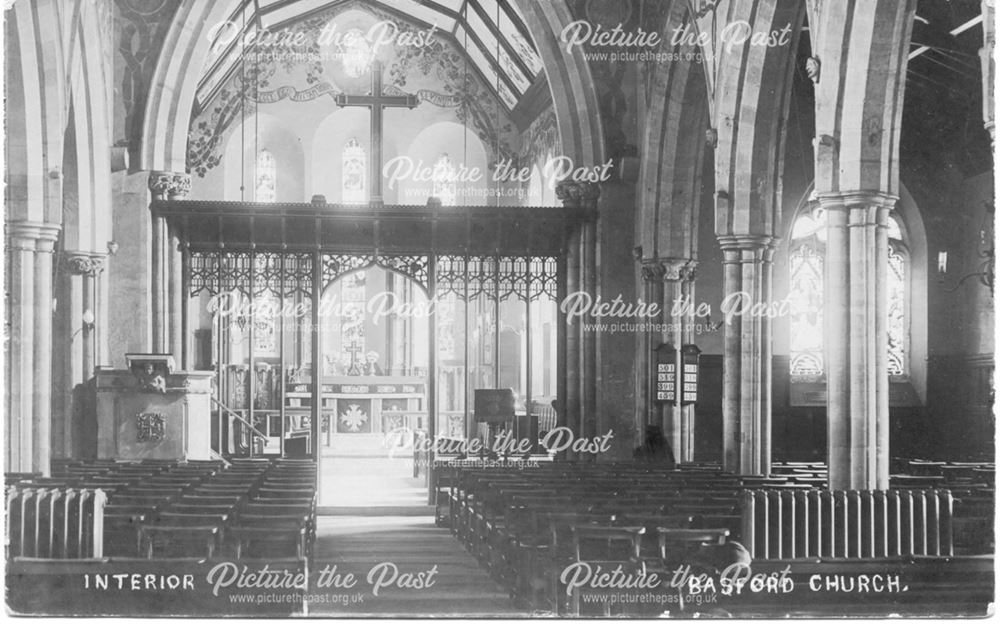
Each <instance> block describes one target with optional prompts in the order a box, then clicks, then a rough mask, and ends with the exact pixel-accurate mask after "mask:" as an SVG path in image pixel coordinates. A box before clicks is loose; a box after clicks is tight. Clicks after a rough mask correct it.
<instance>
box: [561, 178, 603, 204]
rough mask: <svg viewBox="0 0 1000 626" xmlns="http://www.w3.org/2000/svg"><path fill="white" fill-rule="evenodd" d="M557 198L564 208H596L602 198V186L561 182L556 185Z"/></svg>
mask: <svg viewBox="0 0 1000 626" xmlns="http://www.w3.org/2000/svg"><path fill="white" fill-rule="evenodd" d="M556 197H557V198H559V199H560V200H562V202H563V206H567V207H585V208H594V207H596V206H597V199H598V198H600V197H601V186H600V185H598V184H597V183H590V182H582V183H581V182H576V181H572V180H561V181H559V182H558V183H556Z"/></svg>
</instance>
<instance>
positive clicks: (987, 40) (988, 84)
mask: <svg viewBox="0 0 1000 626" xmlns="http://www.w3.org/2000/svg"><path fill="white" fill-rule="evenodd" d="M982 1H983V5H982V9H983V47H982V48H980V49H979V61H980V63H981V65H982V73H983V125H984V127H985V128H986V130H987V132H989V134H990V145H993V144H994V143H995V142H996V122H995V121H994V112H993V101H994V98H993V83H994V80H995V77H996V61H995V60H994V58H993V51H994V49H995V47H996V24H995V23H994V20H995V19H996V15H995V13H996V6H995V0H982Z"/></svg>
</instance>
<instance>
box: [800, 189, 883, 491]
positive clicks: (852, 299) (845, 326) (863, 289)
mask: <svg viewBox="0 0 1000 626" xmlns="http://www.w3.org/2000/svg"><path fill="white" fill-rule="evenodd" d="M896 200H897V198H895V197H894V196H890V195H888V194H882V193H878V192H869V191H864V192H852V193H828V194H819V202H820V204H821V206H822V207H823V208H824V209H825V210H826V212H827V241H826V293H825V296H824V299H825V303H824V311H823V315H824V325H825V327H826V337H825V346H826V362H827V368H826V369H827V374H826V378H827V423H828V426H827V430H828V449H827V454H828V463H829V472H830V478H829V486H830V488H831V489H887V488H888V487H889V367H888V355H887V350H888V328H887V325H888V319H887V314H888V297H887V294H886V289H887V278H888V251H889V238H888V223H889V212H890V211H891V209H892V207H893V206H894V205H895V203H896Z"/></svg>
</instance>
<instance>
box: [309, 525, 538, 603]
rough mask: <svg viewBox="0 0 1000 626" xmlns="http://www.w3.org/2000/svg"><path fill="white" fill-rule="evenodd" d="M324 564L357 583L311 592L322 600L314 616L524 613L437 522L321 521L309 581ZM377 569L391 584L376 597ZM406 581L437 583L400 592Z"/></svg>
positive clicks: (340, 584)
mask: <svg viewBox="0 0 1000 626" xmlns="http://www.w3.org/2000/svg"><path fill="white" fill-rule="evenodd" d="M380 564H382V565H380ZM327 566H329V568H330V570H333V567H334V566H336V570H335V573H336V574H337V575H339V576H341V577H343V576H346V575H347V574H353V575H354V577H355V578H356V579H357V582H356V584H354V585H353V587H349V588H348V586H347V584H346V582H345V581H344V580H343V578H341V579H340V580H339V581H334V584H332V585H329V586H327V587H326V588H319V587H318V586H316V587H314V588H313V589H310V594H311V595H314V596H317V597H315V598H312V601H310V602H308V603H307V605H308V612H309V613H308V614H309V615H380V616H394V615H395V616H401V617H416V616H424V615H427V616H435V615H442V616H453V617H460V616H470V617H473V616H474V617H489V616H508V617H511V616H518V615H525V613H524V612H523V611H519V610H518V609H516V608H515V606H514V603H513V601H512V600H510V598H509V596H508V594H507V593H506V592H505V591H504V590H503V589H502V588H501V587H500V585H498V584H497V583H496V582H494V581H493V580H491V579H490V578H489V576H488V575H487V574H486V572H485V571H484V570H483V569H482V568H480V567H479V564H478V563H476V560H475V558H473V557H472V556H471V555H470V554H469V553H468V552H466V551H465V550H464V549H463V548H462V546H461V544H460V543H459V542H458V541H456V540H455V539H454V537H452V536H451V534H450V533H449V532H448V530H447V529H444V528H438V527H437V526H435V525H434V520H433V518H432V517H412V516H411V517H339V516H336V517H319V518H318V519H317V537H316V545H315V550H314V557H313V559H312V564H311V568H312V571H313V573H312V574H311V576H310V578H311V579H312V580H314V581H316V580H317V576H318V575H319V573H320V572H321V571H322V570H323V569H324V568H325V567H327ZM435 566H436V567H437V570H436V573H434V574H433V576H431V577H430V578H428V576H427V572H428V571H430V570H432V568H434V567H435ZM373 568H374V570H375V571H374V572H373V573H374V574H375V576H374V577H373V582H375V581H377V580H378V577H379V574H380V573H381V574H382V580H383V581H384V582H385V584H386V585H385V586H383V587H382V588H381V589H380V590H379V592H378V595H377V596H375V595H373V583H370V582H369V580H368V575H369V573H370V572H372V571H373ZM394 572H398V573H397V574H396V575H395V576H394V575H393V574H394ZM393 579H394V580H395V582H394V583H393V582H392V581H393ZM406 580H410V581H422V580H430V581H431V582H432V583H433V584H431V585H429V586H427V587H426V588H422V589H420V588H416V589H414V588H410V589H401V588H399V584H400V583H403V582H404V581H406ZM418 584H419V583H418Z"/></svg>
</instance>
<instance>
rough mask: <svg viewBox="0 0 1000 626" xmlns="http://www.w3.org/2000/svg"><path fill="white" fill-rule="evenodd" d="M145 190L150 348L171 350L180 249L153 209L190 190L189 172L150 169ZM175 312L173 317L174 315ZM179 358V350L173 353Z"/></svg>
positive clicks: (176, 329) (176, 325) (176, 326)
mask: <svg viewBox="0 0 1000 626" xmlns="http://www.w3.org/2000/svg"><path fill="white" fill-rule="evenodd" d="M149 190H150V192H152V195H153V198H152V199H153V205H154V206H153V207H151V208H153V211H152V246H151V253H152V254H151V259H150V269H151V280H152V309H153V310H152V315H151V317H150V319H151V325H152V334H153V338H152V351H153V352H166V351H173V350H175V349H178V348H179V347H180V338H179V334H180V316H179V313H180V309H179V308H178V305H177V304H175V302H176V301H177V300H178V299H179V298H180V295H179V290H180V284H181V280H180V276H179V275H178V274H179V268H180V250H179V249H178V248H177V246H176V245H171V241H172V240H174V239H176V234H175V233H174V232H173V231H172V230H171V229H168V228H167V222H166V219H165V218H164V217H163V216H162V215H160V214H159V213H158V212H157V211H156V210H155V204H156V203H157V202H160V201H163V200H180V199H183V198H185V197H187V195H188V194H189V193H190V191H191V176H190V175H188V174H184V173H177V172H150V174H149ZM175 313H176V314H177V317H176V320H175V319H174V317H175V315H174V314H175ZM174 358H175V359H179V358H180V351H179V350H178V352H177V354H175V355H174Z"/></svg>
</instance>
